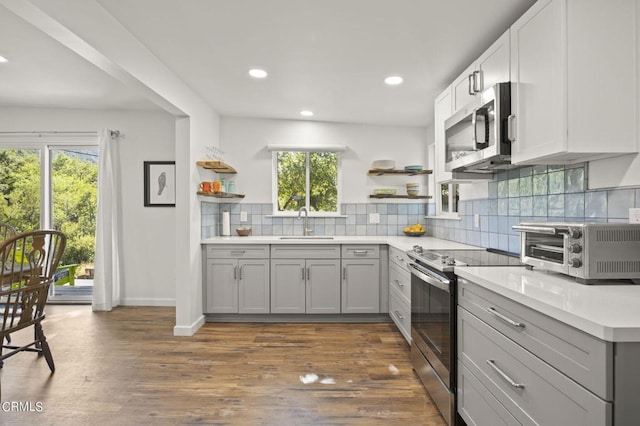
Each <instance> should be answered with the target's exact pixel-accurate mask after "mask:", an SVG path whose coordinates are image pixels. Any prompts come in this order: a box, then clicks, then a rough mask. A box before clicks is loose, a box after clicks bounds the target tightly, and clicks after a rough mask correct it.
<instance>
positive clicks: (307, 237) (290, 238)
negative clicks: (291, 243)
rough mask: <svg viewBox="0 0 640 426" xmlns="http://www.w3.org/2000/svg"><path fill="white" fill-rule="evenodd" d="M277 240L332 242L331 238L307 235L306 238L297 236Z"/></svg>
mask: <svg viewBox="0 0 640 426" xmlns="http://www.w3.org/2000/svg"><path fill="white" fill-rule="evenodd" d="M278 239H279V240H333V237H324V236H320V235H307V236H302V235H300V236H298V237H293V236H291V237H289V236H287V237H278Z"/></svg>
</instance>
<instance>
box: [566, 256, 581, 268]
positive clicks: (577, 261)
mask: <svg viewBox="0 0 640 426" xmlns="http://www.w3.org/2000/svg"><path fill="white" fill-rule="evenodd" d="M569 266H570V267H572V268H579V267H581V266H582V260H580V259H578V258H576V257H574V258H573V259H570V260H569Z"/></svg>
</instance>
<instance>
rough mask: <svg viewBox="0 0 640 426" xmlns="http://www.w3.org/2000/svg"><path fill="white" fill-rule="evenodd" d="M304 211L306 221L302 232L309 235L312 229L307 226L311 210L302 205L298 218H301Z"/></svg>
mask: <svg viewBox="0 0 640 426" xmlns="http://www.w3.org/2000/svg"><path fill="white" fill-rule="evenodd" d="M303 211H304V223H303V225H302V226H303V228H302V234H303V235H304V236H305V237H306V236H308V235H309V231H311V230H310V229H309V228H308V227H307V222H308V219H309V212H308V211H307V208H306V207H300V210H298V220H300V216H302V212H303Z"/></svg>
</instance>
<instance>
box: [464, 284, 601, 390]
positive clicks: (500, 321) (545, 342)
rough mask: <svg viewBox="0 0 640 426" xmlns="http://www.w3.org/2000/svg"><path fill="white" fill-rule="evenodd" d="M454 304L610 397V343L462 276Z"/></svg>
mask: <svg viewBox="0 0 640 426" xmlns="http://www.w3.org/2000/svg"><path fill="white" fill-rule="evenodd" d="M458 303H459V304H460V305H461V306H463V307H464V308H465V309H466V310H468V311H469V312H471V313H472V314H474V315H475V316H477V317H478V318H480V319H481V320H483V321H484V322H486V323H487V324H489V325H490V326H492V327H494V328H495V329H497V330H498V331H500V332H501V333H503V334H505V335H506V336H507V337H509V338H510V339H512V340H513V341H514V342H516V343H517V344H519V345H521V346H522V347H524V348H526V349H528V350H529V351H531V352H533V353H534V355H536V356H538V357H540V358H541V359H543V360H544V361H546V362H548V363H549V364H551V365H553V366H554V367H556V368H557V369H558V370H560V371H562V372H564V374H566V375H568V376H569V377H571V378H572V379H573V380H575V381H576V382H578V383H580V384H582V385H583V386H585V387H586V388H587V389H589V390H591V391H592V392H594V393H595V394H597V395H598V396H600V397H601V398H603V399H606V400H609V401H611V400H613V371H612V369H613V345H612V344H611V343H610V342H604V341H602V340H599V339H596V338H595V337H593V336H591V335H589V334H586V333H584V332H582V331H580V330H577V329H575V328H573V327H570V326H568V325H566V324H564V323H562V322H560V321H557V320H555V319H553V318H550V317H548V316H546V315H544V314H541V313H540V312H537V311H535V310H533V309H531V308H528V307H526V306H523V305H521V304H520V303H517V302H514V301H513V300H510V299H508V298H506V297H504V296H501V295H499V294H496V293H494V292H492V291H490V290H487V289H485V288H483V287H480V286H478V285H476V284H474V283H472V282H471V281H469V280H466V279H464V278H458ZM512 323H518V325H514V324H512Z"/></svg>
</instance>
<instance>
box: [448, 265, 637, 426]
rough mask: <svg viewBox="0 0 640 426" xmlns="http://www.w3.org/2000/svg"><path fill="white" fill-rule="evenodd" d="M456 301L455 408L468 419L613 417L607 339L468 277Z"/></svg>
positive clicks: (595, 421) (603, 423) (602, 421)
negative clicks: (594, 379)
mask: <svg viewBox="0 0 640 426" xmlns="http://www.w3.org/2000/svg"><path fill="white" fill-rule="evenodd" d="M458 303H459V306H458V389H457V395H458V412H459V413H460V415H461V416H462V418H463V419H464V420H465V421H466V422H467V423H468V424H477V425H482V424H531V425H533V424H544V425H546V424H549V425H555V424H557V425H565V424H566V425H569V424H576V425H578V424H579V425H588V426H596V425H598V426H607V425H612V424H613V418H614V416H613V403H612V402H611V400H610V399H608V398H607V397H606V395H607V394H609V393H610V391H609V389H610V387H611V385H612V379H611V378H610V377H609V376H610V375H611V373H612V368H613V359H612V357H611V355H612V350H611V348H612V344H611V343H610V342H603V341H600V340H598V339H595V338H594V337H593V336H589V335H587V334H585V333H584V332H582V331H580V330H576V329H574V328H572V327H570V326H568V325H566V324H564V323H561V322H559V321H557V320H554V319H553V318H550V317H547V316H545V315H543V314H541V313H539V312H537V311H535V310H533V309H531V308H528V307H526V306H523V305H520V304H519V303H517V302H514V301H512V300H510V299H507V298H505V297H504V296H501V295H499V294H496V293H493V292H491V291H489V290H487V289H485V288H484V287H481V286H479V285H477V284H475V283H473V282H471V281H469V280H466V279H463V278H459V279H458ZM562 355H564V356H562ZM588 372H590V373H588ZM587 373H588V374H587ZM589 374H592V375H594V376H596V377H598V378H600V379H601V380H602V383H600V384H598V385H595V384H594V385H593V386H591V381H590V380H589V379H588V377H587V376H588V375H589ZM599 394H600V395H601V396H599ZM507 414H508V415H507ZM616 424H624V423H618V422H616Z"/></svg>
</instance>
